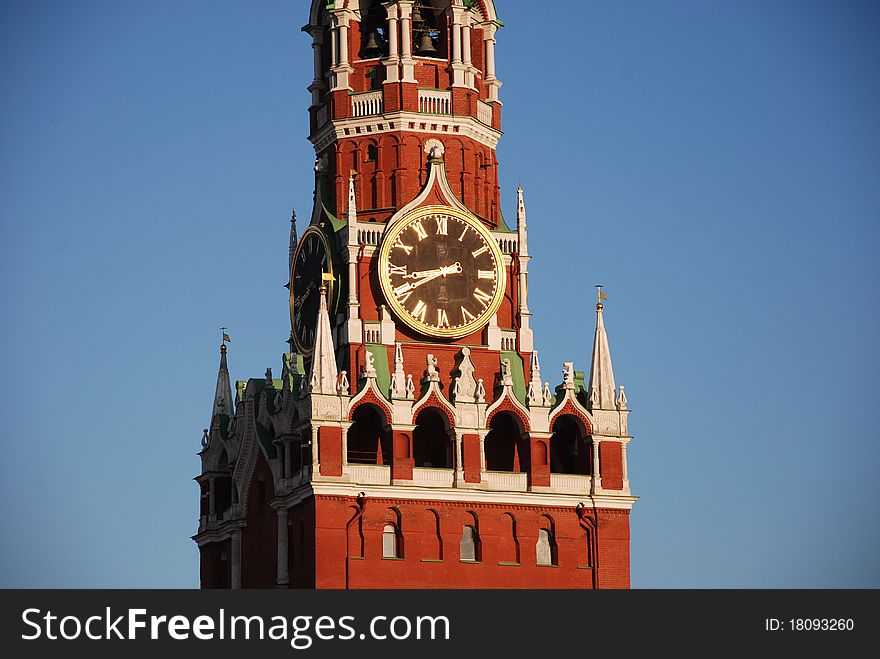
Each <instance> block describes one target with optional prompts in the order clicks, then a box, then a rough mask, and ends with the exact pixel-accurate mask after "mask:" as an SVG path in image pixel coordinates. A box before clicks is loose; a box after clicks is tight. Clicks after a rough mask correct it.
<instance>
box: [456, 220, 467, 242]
mask: <svg viewBox="0 0 880 659" xmlns="http://www.w3.org/2000/svg"><path fill="white" fill-rule="evenodd" d="M469 228H470V227H468V225H466V224H465V225H464V231H462V232H461V235H460V236H459V237H458V242H461V241H462V240H464V237H465V236H466V235H467V232H468V229H469Z"/></svg>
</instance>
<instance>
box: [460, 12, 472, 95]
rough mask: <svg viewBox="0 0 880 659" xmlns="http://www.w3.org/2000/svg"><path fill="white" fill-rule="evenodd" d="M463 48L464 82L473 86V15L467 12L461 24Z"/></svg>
mask: <svg viewBox="0 0 880 659" xmlns="http://www.w3.org/2000/svg"><path fill="white" fill-rule="evenodd" d="M461 50H462V62H463V63H464V66H465V73H464V82H465V84H466V85H467V86H468V87H470V88H473V86H474V63H473V61H472V60H471V15H470V14H469V13H466V14H465V15H464V20H463V22H462V25H461Z"/></svg>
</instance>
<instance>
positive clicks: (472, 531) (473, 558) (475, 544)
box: [458, 524, 480, 563]
mask: <svg viewBox="0 0 880 659" xmlns="http://www.w3.org/2000/svg"><path fill="white" fill-rule="evenodd" d="M458 550H459V557H460V559H461V560H462V561H464V562H467V563H478V562H479V561H480V536H479V534H478V533H477V529H476V528H475V527H473V526H471V525H470V524H465V526H464V527H463V528H462V530H461V542H460V543H459V545H458Z"/></svg>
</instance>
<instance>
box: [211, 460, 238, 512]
mask: <svg viewBox="0 0 880 659" xmlns="http://www.w3.org/2000/svg"><path fill="white" fill-rule="evenodd" d="M217 467H218V468H219V469H220V471H221V474H222V475H220V476H218V477H217V478H216V479H215V480H214V510H213V511H211V512H213V513H214V514H215V515H217V518H218V519H222V515H223V512H224V511H225V510H226V509H227V508H229V506H231V505H232V504H233V503H235V500H234V499H233V496H232V472H231V470H230V469H229V455H228V454H227V453H226V449H223V450H222V451H221V452H220V459H219V462H218V463H217Z"/></svg>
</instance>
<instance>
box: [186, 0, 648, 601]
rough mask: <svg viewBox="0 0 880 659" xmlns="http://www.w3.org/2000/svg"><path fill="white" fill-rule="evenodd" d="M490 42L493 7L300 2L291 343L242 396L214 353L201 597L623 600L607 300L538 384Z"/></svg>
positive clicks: (622, 408)
mask: <svg viewBox="0 0 880 659" xmlns="http://www.w3.org/2000/svg"><path fill="white" fill-rule="evenodd" d="M502 25H503V24H502V23H501V21H500V20H499V18H498V15H497V13H496V8H495V5H494V3H493V2H492V1H491V0H471V1H466V0H387V1H384V2H382V1H380V0H343V1H340V2H330V3H328V2H326V1H324V0H313V1H312V3H311V10H310V13H309V21H308V24H307V25H306V26H305V27H304V28H303V30H304V31H305V32H307V33H308V34H309V35H310V37H311V41H312V49H313V53H314V79H313V81H312V84H311V85H310V87H309V91H310V92H311V106H310V108H309V121H310V140H311V142H312V144H313V146H314V148H315V154H316V159H315V194H314V204H313V209H312V213H311V216H310V218H309V220H308V222H307V225H308V226H307V227H303V229H304V230H303V232H302V235H301V236H300V235H299V233H298V228H297V224H296V218H295V217H294V218H293V219H292V225H291V240H290V252H289V253H290V258H289V263H288V266H289V272H290V281H289V286H288V288H289V292H290V297H289V303H290V318H291V336H290V346H291V348H290V351H289V352H288V353H285V354H284V355H283V360H282V369H281V373H280V376H281V377H280V379H276V378H275V377H274V376H273V375H272V370H271V369H268V370H267V372H266V376H265V378H257V379H251V380H248V381H240V382H238V383H236V387H235V392H236V393H235V396H234V403H233V395H232V386H231V383H230V379H229V373H228V368H227V361H226V359H227V355H226V347H225V342H224V346H223V349H222V355H221V366H220V373H219V376H218V382H217V389H216V391H217V393H216V395H215V403H214V410H213V413H212V419H211V427H210V428H209V429H207V430H206V432H205V433H204V437H203V448H202V451H201V453H200V455H201V458H202V474H201V475H200V476H198V477H197V478H196V480H197V481H198V483H199V485H200V488H201V494H202V504H201V516H200V523H199V530H198V533H197V534H196V535H195V536H194V539H195V541H196V542H197V543H198V546H199V550H200V556H201V582H202V586H203V587H232V588H240V587H264V588H265V587H274V586H277V587H283V588H288V587H289V588H432V587H440V588H626V587H629V512H630V510H631V508H632V506H633V504H634V502H635V497H633V496H632V494H631V491H630V484H629V479H628V474H627V465H626V447H627V444H628V443H629V441H630V439H631V438H630V436H629V434H628V430H627V417H628V413H629V412H628V408H627V400H626V396H625V394H624V392H623V387H620V388H619V389H618V388H616V386H615V381H614V375H613V372H612V367H611V356H610V351H609V348H608V340H607V337H606V334H605V327H604V319H603V311H604V307H603V304H602V300H603V299H604V294H602V293H601V292H600V295H599V297H600V299H599V303H598V304H597V305H596V319H597V321H596V327H595V331H594V337H593V349H592V355H591V362H590V365H589V373H586V372H583V371H578V370H575V366H574V362H573V361H572V362H565V363H564V364H563V365H562V369H561V376H562V377H561V382H559V383H558V384H556V385H555V386H551V384H550V382H549V381H544V380H543V379H542V374H541V364H540V361H539V358H538V351H537V350H536V345H535V344H536V341H535V337H534V336H533V332H532V329H531V327H530V319H531V312H530V311H529V304H528V264H529V260H530V258H531V256H530V254H529V250H528V235H527V226H526V209H525V203H524V200H523V191H522V189H521V188H520V189H518V190H517V200H516V201H517V205H516V209H517V210H516V218H515V224H514V225H513V226H511V225H509V224H508V223H507V222H506V221H505V219H504V218H503V216H502V213H501V209H500V203H499V186H498V163H497V158H496V153H495V148H496V146H497V144H498V140H499V139H500V137H501V108H502V104H501V100H500V97H499V89H500V87H501V82H500V81H499V79H498V78H497V76H496V70H495V39H496V35H497V32H498V30H499V29H500V28H501V27H502ZM537 226H538V230H540V224H538V225H537ZM560 320H561V319H560ZM586 333H587V330H585V331H584V332H583V335H586ZM573 350H575V351H580V353H581V354H583V355H584V356H586V352H587V347H586V345H583V344H582V345H576V346H574V347H573ZM557 372H558V371H557ZM545 373H546V371H545ZM546 568H556V569H546Z"/></svg>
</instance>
